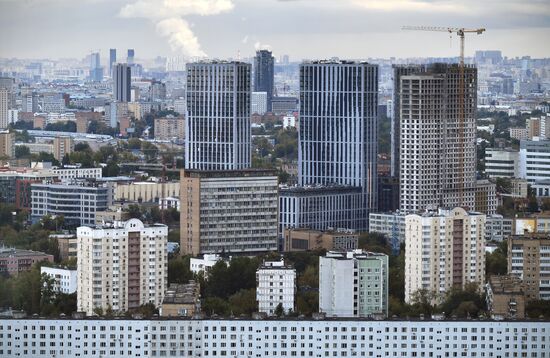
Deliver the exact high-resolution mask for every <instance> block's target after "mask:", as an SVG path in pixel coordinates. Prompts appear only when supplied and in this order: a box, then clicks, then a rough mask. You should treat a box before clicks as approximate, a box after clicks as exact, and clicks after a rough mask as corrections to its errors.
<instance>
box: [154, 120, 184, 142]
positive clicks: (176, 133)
mask: <svg viewBox="0 0 550 358" xmlns="http://www.w3.org/2000/svg"><path fill="white" fill-rule="evenodd" d="M154 125H155V139H156V140H169V141H183V140H185V119H184V118H183V117H174V116H172V115H168V116H166V117H163V118H155V124H154Z"/></svg>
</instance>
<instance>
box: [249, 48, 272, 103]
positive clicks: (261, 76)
mask: <svg viewBox="0 0 550 358" xmlns="http://www.w3.org/2000/svg"><path fill="white" fill-rule="evenodd" d="M274 76H275V57H273V54H272V53H271V51H268V50H260V51H256V57H254V92H265V93H266V112H271V110H272V106H271V101H272V100H273V90H274V89H275V83H274ZM258 113H259V112H258ZM264 113H265V112H264Z"/></svg>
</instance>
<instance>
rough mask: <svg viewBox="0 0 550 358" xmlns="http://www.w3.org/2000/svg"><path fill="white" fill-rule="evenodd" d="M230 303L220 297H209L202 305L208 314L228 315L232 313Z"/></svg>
mask: <svg viewBox="0 0 550 358" xmlns="http://www.w3.org/2000/svg"><path fill="white" fill-rule="evenodd" d="M230 309H231V308H230V306H229V303H228V302H227V301H226V300H224V299H222V298H219V297H207V298H206V299H205V300H204V304H203V305H202V310H203V312H204V313H206V314H208V315H214V314H217V315H222V316H227V315H228V314H229V313H230Z"/></svg>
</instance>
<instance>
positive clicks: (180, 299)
mask: <svg viewBox="0 0 550 358" xmlns="http://www.w3.org/2000/svg"><path fill="white" fill-rule="evenodd" d="M200 296H201V289H200V285H199V284H198V283H197V282H195V281H193V280H191V281H189V283H187V284H181V283H171V284H170V286H168V289H167V290H166V292H165V294H164V298H163V300H162V305H161V307H160V310H159V313H160V315H161V316H163V317H193V316H194V315H195V313H200V311H201V300H200V298H201V297H200Z"/></svg>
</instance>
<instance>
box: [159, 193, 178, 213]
mask: <svg viewBox="0 0 550 358" xmlns="http://www.w3.org/2000/svg"><path fill="white" fill-rule="evenodd" d="M159 209H161V210H167V209H176V210H177V211H180V198H179V197H175V196H168V197H166V198H160V199H159Z"/></svg>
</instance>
